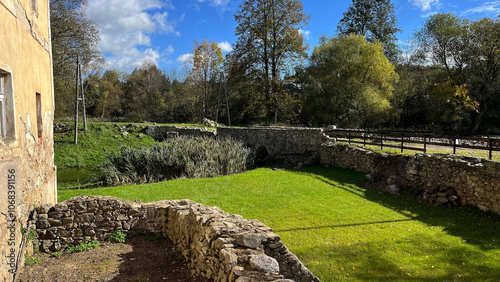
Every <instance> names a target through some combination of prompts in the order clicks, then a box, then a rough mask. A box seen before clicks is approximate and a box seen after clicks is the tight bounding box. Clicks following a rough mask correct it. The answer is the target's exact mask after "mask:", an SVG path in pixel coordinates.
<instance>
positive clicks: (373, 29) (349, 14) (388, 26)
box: [337, 0, 401, 62]
mask: <svg viewBox="0 0 500 282" xmlns="http://www.w3.org/2000/svg"><path fill="white" fill-rule="evenodd" d="M337 30H338V32H339V34H344V35H347V34H350V33H354V34H359V35H363V36H364V37H365V38H366V40H368V42H375V40H379V41H380V42H381V43H382V44H383V45H384V54H385V55H386V56H387V58H389V61H391V62H396V60H397V56H398V53H399V49H398V46H397V45H396V41H397V38H396V35H395V34H396V33H397V32H400V31H401V29H399V27H398V23H397V21H396V16H395V13H394V6H393V5H392V3H391V1H390V0H353V1H352V4H351V6H350V7H349V9H347V11H346V12H345V13H344V16H343V17H342V19H341V20H340V22H339V24H338V26H337Z"/></svg>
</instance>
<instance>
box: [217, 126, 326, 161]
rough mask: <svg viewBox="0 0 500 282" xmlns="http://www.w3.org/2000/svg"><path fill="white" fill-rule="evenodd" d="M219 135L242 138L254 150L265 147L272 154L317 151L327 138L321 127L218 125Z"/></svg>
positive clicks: (220, 136) (221, 136) (219, 136)
mask: <svg viewBox="0 0 500 282" xmlns="http://www.w3.org/2000/svg"><path fill="white" fill-rule="evenodd" d="M217 137H218V138H224V137H231V138H233V139H236V140H240V141H242V142H243V144H245V145H247V146H249V147H251V148H252V149H254V150H257V149H258V148H259V147H263V148H265V149H266V150H267V152H268V153H269V155H270V156H276V155H294V154H297V155H300V154H305V153H311V152H316V151H317V150H318V147H319V145H321V144H322V143H323V142H324V141H325V140H326V139H327V137H326V136H325V135H324V134H323V130H322V129H321V128H298V127H248V128H223V127H218V128H217Z"/></svg>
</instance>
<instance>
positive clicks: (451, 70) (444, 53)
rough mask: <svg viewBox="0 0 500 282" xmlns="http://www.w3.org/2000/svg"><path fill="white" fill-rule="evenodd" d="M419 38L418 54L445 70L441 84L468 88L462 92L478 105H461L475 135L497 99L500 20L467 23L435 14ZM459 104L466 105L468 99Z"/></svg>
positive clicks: (459, 19)
mask: <svg viewBox="0 0 500 282" xmlns="http://www.w3.org/2000/svg"><path fill="white" fill-rule="evenodd" d="M418 38H419V41H420V45H421V50H420V52H421V53H422V54H426V55H427V56H428V58H429V59H431V60H432V62H433V63H435V64H437V65H440V66H443V68H445V69H446V71H447V73H448V78H447V79H446V80H445V81H443V82H442V83H445V82H446V81H447V80H451V81H453V83H454V85H455V86H461V85H465V84H467V88H466V89H464V90H467V92H468V93H469V95H470V98H472V99H473V100H474V101H476V102H477V103H478V104H477V106H474V107H467V105H466V104H464V105H463V106H464V107H462V108H468V109H469V110H470V111H473V112H472V114H473V116H474V122H473V124H472V127H471V131H472V132H475V131H476V130H478V128H479V126H480V124H481V120H482V117H483V116H484V114H485V113H486V112H487V111H488V109H489V108H490V107H491V106H492V104H493V101H494V100H495V99H496V96H499V94H498V93H499V90H500V19H496V20H493V19H490V18H483V19H479V20H476V21H469V20H467V19H463V18H460V17H459V16H457V15H455V14H452V13H447V14H434V15H432V16H431V17H430V18H429V19H428V20H427V21H426V23H425V24H424V27H423V28H422V30H420V31H419V32H418ZM448 92H449V93H451V92H450V91H448ZM460 101H462V102H464V103H469V100H467V99H461V100H460ZM474 111H475V113H474Z"/></svg>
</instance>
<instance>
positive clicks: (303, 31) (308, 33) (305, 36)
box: [299, 28, 311, 40]
mask: <svg viewBox="0 0 500 282" xmlns="http://www.w3.org/2000/svg"><path fill="white" fill-rule="evenodd" d="M299 33H300V34H302V35H303V36H304V39H305V40H309V36H310V35H311V32H310V31H309V30H303V29H302V28H301V29H299Z"/></svg>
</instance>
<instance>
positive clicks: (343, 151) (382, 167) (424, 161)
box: [319, 144, 500, 214]
mask: <svg viewBox="0 0 500 282" xmlns="http://www.w3.org/2000/svg"><path fill="white" fill-rule="evenodd" d="M319 155H320V163H321V164H324V165H333V166H338V167H343V168H352V169H354V170H357V171H361V172H365V173H370V174H372V175H376V176H377V177H380V178H381V179H382V180H383V181H386V182H387V185H393V184H394V185H398V186H401V187H404V186H407V185H409V186H419V187H422V188H424V189H426V190H431V189H432V190H436V191H439V189H440V187H443V186H444V187H451V188H453V189H454V190H455V191H456V193H457V195H458V197H459V198H460V200H461V204H462V205H473V206H476V207H478V208H479V209H481V210H483V211H491V212H495V213H497V214H500V163H498V162H492V161H488V160H485V159H479V158H469V157H462V156H456V155H430V154H416V155H415V156H412V157H410V156H398V155H396V156H395V155H388V154H382V153H375V152H372V151H369V150H365V149H362V148H357V147H349V146H346V145H340V144H329V145H322V146H321V147H320V149H319Z"/></svg>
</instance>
